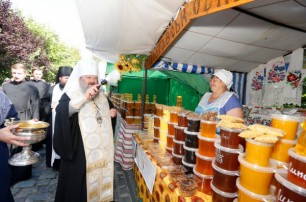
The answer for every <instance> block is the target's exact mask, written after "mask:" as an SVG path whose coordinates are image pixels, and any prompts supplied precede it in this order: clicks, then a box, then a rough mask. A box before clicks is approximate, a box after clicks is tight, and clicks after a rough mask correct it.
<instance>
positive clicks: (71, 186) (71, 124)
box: [53, 94, 87, 202]
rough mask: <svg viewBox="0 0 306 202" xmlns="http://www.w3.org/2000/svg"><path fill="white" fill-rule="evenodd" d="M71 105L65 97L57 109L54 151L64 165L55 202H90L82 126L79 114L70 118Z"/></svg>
mask: <svg viewBox="0 0 306 202" xmlns="http://www.w3.org/2000/svg"><path fill="white" fill-rule="evenodd" d="M69 101H70V98H69V97H68V96H67V94H63V96H62V97H61V99H60V101H59V104H58V105H57V107H56V118H55V128H54V138H53V139H54V144H53V147H54V150H55V152H56V153H57V154H58V155H59V156H60V157H61V165H60V171H59V177H58V184H57V190H56V195H55V201H56V202H66V201H73V202H85V201H86V200H87V189H86V159H85V151H84V145H83V141H82V136H81V131H80V127H79V124H78V113H74V114H73V115H72V116H70V117H69Z"/></svg>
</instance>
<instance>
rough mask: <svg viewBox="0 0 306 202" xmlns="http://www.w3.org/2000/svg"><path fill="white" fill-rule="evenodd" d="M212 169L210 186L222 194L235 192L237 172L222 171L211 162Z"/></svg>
mask: <svg viewBox="0 0 306 202" xmlns="http://www.w3.org/2000/svg"><path fill="white" fill-rule="evenodd" d="M212 167H213V169H214V178H213V180H212V184H213V185H214V186H215V187H216V188H218V189H219V190H221V191H223V192H229V193H234V192H237V187H236V180H237V178H238V176H239V171H229V170H224V169H222V168H219V167H218V166H216V164H215V162H214V161H213V162H212Z"/></svg>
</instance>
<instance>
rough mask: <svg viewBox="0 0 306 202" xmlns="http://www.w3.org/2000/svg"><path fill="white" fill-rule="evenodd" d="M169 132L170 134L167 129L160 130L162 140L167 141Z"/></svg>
mask: <svg viewBox="0 0 306 202" xmlns="http://www.w3.org/2000/svg"><path fill="white" fill-rule="evenodd" d="M167 134H168V131H167V130H159V138H160V142H163V143H164V144H166V143H167Z"/></svg>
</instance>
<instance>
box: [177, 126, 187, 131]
mask: <svg viewBox="0 0 306 202" xmlns="http://www.w3.org/2000/svg"><path fill="white" fill-rule="evenodd" d="M174 128H177V129H181V130H185V128H187V127H184V126H179V125H174Z"/></svg>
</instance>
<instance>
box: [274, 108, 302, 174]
mask: <svg viewBox="0 0 306 202" xmlns="http://www.w3.org/2000/svg"><path fill="white" fill-rule="evenodd" d="M299 121H300V118H299V117H295V116H289V115H282V114H273V115H272V121H271V126H272V127H273V128H278V129H281V130H283V131H284V132H285V136H284V137H282V138H281V139H280V140H279V141H278V142H276V143H275V145H274V148H273V151H272V154H271V159H270V161H271V163H272V164H273V165H275V166H276V167H283V168H286V167H288V162H289V155H288V151H289V149H290V148H292V147H294V146H295V145H296V143H297V140H296V137H297V131H298V127H299Z"/></svg>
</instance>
